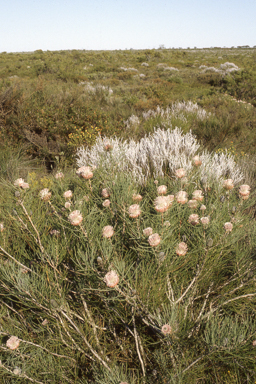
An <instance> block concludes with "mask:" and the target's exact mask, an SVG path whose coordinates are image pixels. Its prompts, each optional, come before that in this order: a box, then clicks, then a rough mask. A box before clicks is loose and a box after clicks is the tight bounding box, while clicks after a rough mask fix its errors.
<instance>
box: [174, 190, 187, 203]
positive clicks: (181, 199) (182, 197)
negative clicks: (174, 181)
mask: <svg viewBox="0 0 256 384" xmlns="http://www.w3.org/2000/svg"><path fill="white" fill-rule="evenodd" d="M187 196H188V194H187V192H185V191H179V192H178V193H176V200H177V202H178V203H180V204H186V202H187V201H188V199H187Z"/></svg>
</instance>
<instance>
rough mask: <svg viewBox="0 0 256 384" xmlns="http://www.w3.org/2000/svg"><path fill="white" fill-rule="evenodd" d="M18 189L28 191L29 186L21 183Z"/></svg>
mask: <svg viewBox="0 0 256 384" xmlns="http://www.w3.org/2000/svg"><path fill="white" fill-rule="evenodd" d="M20 187H21V188H22V189H29V184H28V183H23V184H22V185H21V186H20Z"/></svg>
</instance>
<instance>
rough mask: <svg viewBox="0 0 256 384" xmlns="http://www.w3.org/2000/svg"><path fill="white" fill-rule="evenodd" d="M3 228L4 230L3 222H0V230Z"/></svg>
mask: <svg viewBox="0 0 256 384" xmlns="http://www.w3.org/2000/svg"><path fill="white" fill-rule="evenodd" d="M3 230H4V224H3V223H0V232H3Z"/></svg>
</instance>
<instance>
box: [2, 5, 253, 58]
mask: <svg viewBox="0 0 256 384" xmlns="http://www.w3.org/2000/svg"><path fill="white" fill-rule="evenodd" d="M0 15H1V22H0V52H5V51H6V52H27V51H35V50H37V49H42V50H43V51H47V50H49V51H58V50H68V49H85V50H115V49H130V48H133V49H152V48H159V47H160V46H164V47H165V48H180V47H181V48H188V47H190V48H194V47H197V48H208V47H232V46H235V47H236V46H241V45H249V46H251V47H252V46H254V45H256V21H255V20H256V0H176V1H173V0H147V1H146V0H7V1H6V0H0Z"/></svg>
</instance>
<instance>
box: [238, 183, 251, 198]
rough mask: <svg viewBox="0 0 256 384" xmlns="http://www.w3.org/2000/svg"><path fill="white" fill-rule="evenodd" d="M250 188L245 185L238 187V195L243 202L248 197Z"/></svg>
mask: <svg viewBox="0 0 256 384" xmlns="http://www.w3.org/2000/svg"><path fill="white" fill-rule="evenodd" d="M250 190H251V187H250V186H249V185H247V184H243V185H240V188H239V194H240V196H241V197H242V199H243V200H247V199H248V198H249V195H250Z"/></svg>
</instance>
